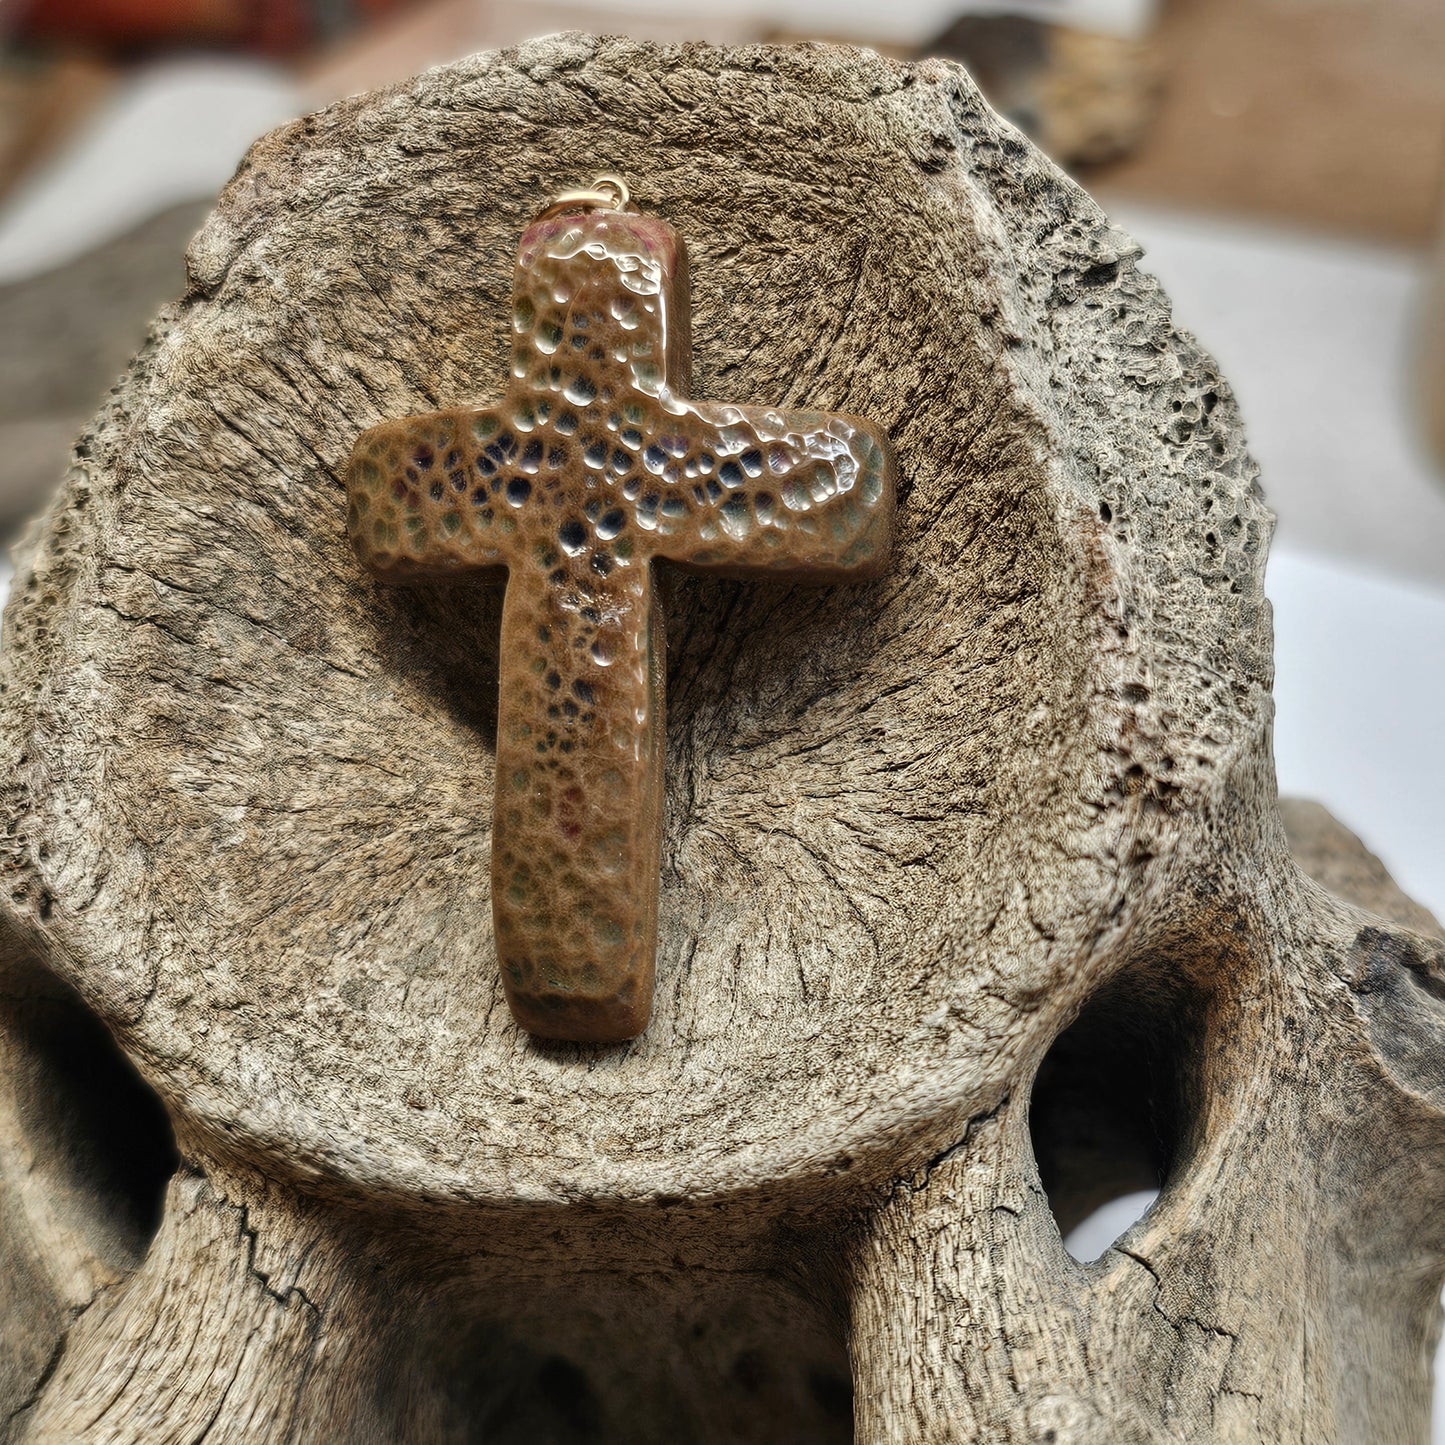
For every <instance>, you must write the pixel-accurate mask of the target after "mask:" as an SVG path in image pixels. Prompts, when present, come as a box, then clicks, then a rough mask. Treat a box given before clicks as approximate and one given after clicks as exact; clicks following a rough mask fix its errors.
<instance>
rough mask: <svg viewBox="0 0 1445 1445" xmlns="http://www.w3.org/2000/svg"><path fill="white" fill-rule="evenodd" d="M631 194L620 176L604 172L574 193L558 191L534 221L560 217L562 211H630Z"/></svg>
mask: <svg viewBox="0 0 1445 1445" xmlns="http://www.w3.org/2000/svg"><path fill="white" fill-rule="evenodd" d="M631 202H632V192H631V191H630V190H629V189H628V186H627V182H626V181H624V180H623V179H622V177H621V176H615V175H613V174H611V172H606V173H604V174H602V175H600V176H598V177H597V179H596V180H595V181H593V182H592V184H591V185H590V186H584V187H582V188H580V189H578V190H575V191H559V192H558V193H557V195H555V196H554V197H553V198H552V199H551V200H550V201H549V202H548V203H547V204H546V205H545V206H543V208H542V209H541V210H540V211H538V212H537V216H536V219H537V220H539V221H545V220H546V219H547V217H548V216H560V215H561V214H562V213H563V212H564V211H627V210H631V209H632V204H631Z"/></svg>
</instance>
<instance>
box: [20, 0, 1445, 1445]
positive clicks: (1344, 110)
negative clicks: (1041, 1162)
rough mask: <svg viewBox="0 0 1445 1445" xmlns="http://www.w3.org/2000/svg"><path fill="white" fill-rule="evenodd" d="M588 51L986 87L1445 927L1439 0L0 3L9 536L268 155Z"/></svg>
mask: <svg viewBox="0 0 1445 1445" xmlns="http://www.w3.org/2000/svg"><path fill="white" fill-rule="evenodd" d="M561 29H578V30H588V31H593V32H598V33H622V34H630V35H633V36H637V37H641V38H654V39H660V40H682V39H702V40H712V41H718V42H724V43H741V42H748V41H755V40H769V39H777V40H787V39H799V38H814V39H825V40H847V41H852V42H861V43H864V44H868V45H872V46H874V47H876V48H877V49H879V50H882V51H884V52H886V53H889V54H892V55H896V56H900V57H918V56H928V55H940V56H948V57H952V58H956V59H959V60H961V61H963V62H964V63H965V64H966V65H967V66H968V67H969V69H970V70H971V71H972V72H973V74H974V76H975V78H976V79H977V80H978V81H979V83H980V85H981V86H982V88H983V90H984V92H985V93H986V94H987V96H988V97H989V98H990V100H991V101H992V102H993V104H994V106H995V107H996V108H997V109H998V110H999V111H1001V112H1002V113H1003V114H1004V115H1006V116H1007V117H1008V118H1009V119H1010V120H1012V121H1013V122H1014V123H1015V124H1017V125H1018V126H1020V127H1021V128H1022V129H1024V130H1025V131H1027V132H1028V133H1029V134H1030V135H1031V136H1032V137H1034V139H1035V140H1037V141H1038V143H1039V144H1040V145H1041V146H1042V147H1043V148H1044V149H1045V150H1046V151H1047V152H1048V153H1049V154H1050V155H1051V156H1052V157H1053V158H1054V159H1055V160H1056V161H1057V162H1058V163H1059V164H1060V165H1061V166H1063V167H1065V168H1066V169H1067V170H1068V171H1070V172H1071V173H1072V174H1073V175H1074V176H1076V177H1077V178H1078V179H1079V180H1080V181H1081V182H1082V183H1083V184H1084V185H1085V186H1086V187H1087V188H1088V189H1089V190H1090V191H1092V192H1093V193H1094V194H1095V195H1096V196H1097V197H1098V198H1099V199H1100V200H1101V201H1102V202H1103V203H1104V205H1105V206H1106V208H1107V209H1108V210H1109V211H1110V212H1111V213H1112V214H1113V215H1114V217H1115V219H1116V220H1118V221H1119V222H1120V223H1121V224H1122V225H1124V226H1125V227H1126V229H1128V230H1130V231H1131V232H1132V233H1133V234H1134V235H1135V236H1136V237H1137V238H1138V239H1139V240H1140V241H1141V242H1142V243H1143V245H1144V247H1145V250H1146V256H1145V260H1144V265H1145V266H1146V267H1148V268H1149V269H1151V270H1153V271H1154V272H1155V273H1156V274H1157V275H1158V276H1159V277H1160V278H1161V279H1162V280H1163V282H1164V283H1165V285H1166V287H1167V288H1168V290H1169V292H1170V293H1171V295H1172V296H1173V298H1174V301H1175V313H1176V316H1177V317H1178V319H1179V321H1180V323H1181V324H1182V325H1183V326H1185V327H1187V328H1188V329H1190V330H1192V331H1194V332H1195V333H1196V334H1197V335H1198V336H1199V337H1200V338H1201V339H1202V341H1203V342H1204V344H1205V345H1206V346H1207V347H1208V348H1209V349H1210V350H1212V351H1213V352H1214V353H1215V355H1216V356H1217V357H1218V358H1219V360H1220V362H1221V365H1222V366H1223V369H1224V371H1225V373H1226V374H1227V375H1228V376H1229V378H1230V379H1231V381H1232V382H1233V384H1234V386H1235V389H1236V390H1237V392H1238V394H1239V396H1240V399H1241V402H1242V405H1243V408H1244V414H1245V417H1246V420H1247V422H1248V426H1249V430H1250V436H1251V440H1252V445H1253V449H1254V451H1255V454H1256V455H1257V457H1258V458H1259V461H1260V463H1261V466H1262V468H1263V476H1264V485H1265V489H1266V492H1267V494H1268V496H1269V498H1270V501H1271V502H1272V504H1273V505H1274V507H1275V509H1276V511H1277V512H1278V514H1279V531H1278V535H1277V539H1276V544H1275V549H1274V552H1273V554H1272V560H1271V564H1270V573H1269V591H1270V595H1271V597H1272V599H1273V601H1274V604H1275V618H1276V634H1277V668H1278V680H1277V688H1276V697H1277V703H1278V716H1277V727H1276V754H1277V761H1278V766H1279V773H1280V782H1281V787H1282V788H1283V789H1284V790H1285V791H1288V792H1293V793H1297V794H1303V795H1306V796H1310V797H1314V798H1317V799H1319V800H1320V801H1322V802H1324V803H1325V804H1326V805H1327V806H1329V807H1330V808H1331V810H1332V811H1334V812H1335V814H1336V815H1337V816H1338V817H1340V818H1341V819H1342V820H1343V821H1344V822H1345V823H1346V824H1347V825H1348V826H1350V827H1351V828H1353V829H1354V830H1355V831H1356V832H1358V833H1359V834H1360V835H1361V836H1362V837H1363V838H1364V839H1365V841H1366V843H1367V844H1368V845H1369V846H1370V847H1371V848H1373V849H1374V850H1375V851H1376V852H1377V853H1379V854H1380V855H1381V857H1382V858H1383V859H1384V860H1385V862H1386V863H1387V864H1388V866H1389V867H1390V869H1391V871H1392V872H1393V873H1394V874H1395V876H1396V878H1397V879H1398V880H1399V881H1400V882H1401V883H1402V884H1403V885H1404V886H1405V887H1406V889H1408V890H1409V891H1410V892H1412V893H1413V894H1414V895H1415V896H1416V897H1417V898H1418V899H1419V900H1420V901H1421V902H1423V903H1425V904H1426V905H1427V906H1428V907H1430V908H1432V909H1433V910H1434V911H1435V913H1436V914H1437V915H1438V916H1442V917H1445V846H1442V835H1445V725H1442V719H1445V665H1442V662H1445V196H1442V182H1445V0H990V3H983V0H974V3H971V0H888V3H886V4H881V3H877V0H710V3H708V4H706V5H703V6H699V5H696V4H686V3H684V0H534V3H529V0H0V549H5V548H8V546H9V544H10V542H11V541H12V540H13V538H14V536H15V535H16V533H17V532H18V530H19V528H20V527H21V525H22V523H23V521H24V519H25V518H27V517H28V516H30V515H32V514H33V513H34V512H35V511H36V509H37V508H38V506H39V505H40V504H41V503H42V501H43V499H44V497H45V495H46V494H47V493H48V491H49V490H50V489H51V488H52V487H53V486H54V484H55V483H56V481H57V480H58V478H59V477H60V475H61V473H62V471H63V469H64V467H65V464H66V458H67V456H68V453H69V449H70V445H71V442H72V440H73V439H74V437H75V435H76V433H77V432H78V431H79V429H80V427H81V426H82V424H83V423H84V422H85V420H86V419H87V418H88V417H89V416H90V414H91V413H92V412H94V411H95V410H96V408H97V405H98V404H99V402H100V400H101V398H102V397H103V395H104V393H105V391H106V389H107V388H108V387H109V386H110V385H111V384H112V382H113V381H114V379H115V378H116V377H117V376H118V374H119V373H120V372H121V371H122V370H123V369H124V367H125V364H126V362H127V360H128V358H129V357H130V355H131V354H132V353H133V352H134V351H135V350H136V348H137V347H138V346H139V344H140V342H141V340H142V338H143V336H144V334H145V328H146V323H147V321H148V319H149V317H150V316H151V315H152V314H153V313H154V312H155V310H156V309H157V308H158V307H159V306H160V305H161V304H162V303H163V302H165V301H167V300H170V299H172V298H174V297H176V296H177V295H179V293H180V291H181V289H182V279H183V270H182V255H183V252H184V249H185V246H186V243H187V241H188V239H189V238H190V236H191V234H192V233H193V232H194V230H195V229H196V227H197V226H198V224H199V222H200V220H201V218H202V217H203V216H204V214H205V212H206V210H207V208H208V206H209V204H210V200H211V198H212V197H214V195H215V193H216V192H217V190H219V188H220V187H221V185H222V184H223V183H224V182H225V180H226V178H227V177H228V176H229V174H230V172H231V170H232V169H233V167H234V166H235V164H236V162H237V161H238V160H239V158H240V156H241V154H242V152H243V151H244V149H245V148H246V146H247V144H248V143H249V142H250V141H251V140H252V139H253V138H254V137H255V136H256V135H258V134H259V133H261V132H262V131H264V130H266V129H269V128H270V127H271V126H273V125H276V124H279V123H281V122H283V121H286V120H289V119H292V118H293V117H295V116H296V115H299V114H301V113H302V112H304V111H307V110H310V109H314V108H316V107H317V106H321V105H325V104H327V103H328V102H330V101H332V100H335V99H338V98H340V97H342V96H345V95H348V94H352V93H354V92H356V91H359V90H364V89H369V88H372V87H374V86H378V85H384V84H387V83H389V82H392V81H398V80H403V79H405V78H406V77H407V76H409V75H411V74H413V73H414V72H416V71H418V70H421V69H423V68H425V67H426V66H428V65H431V64H434V63H437V62H441V61H445V60H449V59H452V58H454V57H456V56H458V55H461V54H465V53H466V52H468V51H472V50H478V49H484V48H491V47H496V46H502V45H508V44H512V43H514V42H515V41H518V40H521V39H524V38H526V37H528V36H531V35H536V34H543V33H547V32H550V31H555V30H561ZM562 179H576V180H582V179H585V178H583V177H576V178H561V177H559V181H560V180H562ZM7 577H8V569H7V568H6V567H5V566H3V565H0V589H3V587H4V585H5V581H6V579H7ZM1147 1203H1148V1196H1132V1197H1130V1198H1129V1199H1125V1200H1120V1201H1116V1203H1115V1204H1114V1205H1111V1206H1107V1207H1106V1208H1105V1210H1103V1211H1101V1213H1100V1214H1099V1215H1098V1216H1096V1217H1095V1219H1094V1220H1092V1221H1090V1222H1089V1223H1088V1224H1086V1225H1084V1226H1082V1227H1081V1229H1080V1230H1079V1231H1077V1232H1076V1233H1075V1235H1074V1236H1072V1237H1071V1240H1070V1246H1071V1248H1072V1249H1073V1250H1074V1252H1075V1253H1076V1254H1078V1255H1079V1257H1081V1258H1090V1257H1093V1256H1094V1255H1096V1254H1098V1253H1099V1252H1101V1251H1102V1250H1103V1249H1104V1248H1105V1247H1107V1245H1108V1244H1109V1242H1110V1241H1111V1240H1112V1239H1113V1238H1114V1237H1115V1236H1116V1235H1117V1234H1118V1233H1119V1231H1120V1230H1121V1229H1122V1228H1123V1227H1124V1226H1125V1225H1127V1224H1128V1223H1129V1222H1130V1220H1131V1219H1132V1218H1134V1217H1136V1216H1137V1214H1138V1213H1139V1212H1140V1210H1142V1209H1143V1208H1144V1207H1145V1206H1146V1205H1147ZM1436 1439H1437V1441H1438V1442H1441V1445H1445V1411H1442V1410H1440V1409H1437V1423H1436Z"/></svg>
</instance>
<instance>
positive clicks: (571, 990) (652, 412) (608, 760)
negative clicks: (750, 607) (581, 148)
mask: <svg viewBox="0 0 1445 1445" xmlns="http://www.w3.org/2000/svg"><path fill="white" fill-rule="evenodd" d="M513 338H514V340H513V352H512V366H511V372H512V374H511V378H510V382H509V385H508V388H507V391H506V395H505V399H504V400H503V402H502V403H501V405H500V406H497V407H494V408H487V409H473V408H456V409H453V410H449V411H442V412H436V413H433V414H431V415H429V416H421V417H412V418H408V419H406V420H403V421H398V422H390V423H384V424H382V425H381V426H377V427H374V428H372V429H371V430H370V431H368V432H366V433H365V434H364V435H363V436H362V437H361V438H360V440H359V441H358V443H357V445H356V449H355V452H354V454H353V458H352V462H351V466H350V469H349V472H348V490H349V493H350V511H349V530H350V535H351V538H352V542H353V545H354V546H355V548H356V551H357V553H358V555H359V556H360V558H361V559H362V561H363V562H364V563H365V564H366V565H367V566H368V567H369V568H370V569H371V570H372V571H373V572H374V573H375V574H376V575H377V576H378V577H380V578H382V579H384V580H386V581H393V582H406V581H409V580H416V579H424V578H427V577H438V576H448V575H457V574H464V573H480V574H485V573H487V572H490V571H496V570H497V569H505V573H506V579H507V580H506V596H505V601H504V603H503V612H502V651H501V659H502V661H501V667H502V678H501V685H500V691H499V713H498V724H497V765H496V796H495V799H494V807H493V834H492V903H493V921H494V928H495V934H496V941H497V953H498V958H499V961H500V964H501V969H502V977H503V981H504V984H505V987H506V990H507V994H508V998H509V1000H510V1002H511V1005H512V1010H513V1013H514V1015H515V1017H516V1018H517V1020H518V1022H519V1023H520V1024H521V1025H522V1026H523V1027H525V1028H527V1029H529V1030H530V1031H531V1032H533V1033H536V1034H538V1035H541V1036H543V1037H548V1038H559V1039H577V1040H588V1041H595V1042H608V1041H620V1040H623V1039H627V1038H632V1037H634V1036H635V1035H636V1034H638V1033H640V1032H641V1031H642V1030H643V1029H644V1028H645V1027H646V1024H647V1019H648V1015H649V1011H650V1008H651V999H652V980H653V969H654V960H655V955H656V949H657V896H658V876H659V866H660V862H659V860H660V850H661V837H662V809H663V786H662V757H663V735H664V698H663V677H664V667H663V661H664V645H663V636H662V623H661V613H660V610H659V608H658V606H657V604H656V599H655V594H654V582H653V576H652V563H653V562H654V561H657V560H664V561H670V562H673V563H676V564H678V565H680V566H682V567H685V568H688V569H691V570H697V571H715V572H721V573H725V574H730V575H739V576H742V575H748V576H752V575H759V576H765V575H772V576H778V577H785V578H791V579H795V580H812V581H845V580H853V579H861V578H864V577H868V576H871V575H874V574H876V573H877V571H878V570H879V569H880V568H881V567H882V565H883V563H884V561H885V559H886V556H887V552H888V547H889V542H890V536H891V527H892V508H893V488H894V481H893V463H892V459H891V454H890V452H889V448H888V444H887V442H886V440H885V438H884V437H883V435H882V434H881V432H879V431H878V430H877V429H876V428H874V427H872V426H870V425H869V424H868V423H866V422H863V421H860V420H859V419H857V418H855V417H848V416H838V415H828V414H824V413H816V412H787V411H780V410H777V409H772V408H767V407H756V406H734V405H728V404H722V403H715V402H695V401H691V400H687V399H686V391H687V383H688V364H689V341H688V301H687V263H686V254H685V252H684V250H683V246H682V242H681V239H680V237H678V235H677V233H676V232H675V231H673V230H672V228H671V227H670V226H668V225H666V223H664V222H662V221H660V220H658V219H656V218H653V217H646V216H639V215H635V214H632V213H627V212H615V211H598V212H592V213H590V214H586V215H581V216H577V215H572V216H563V217H557V218H554V219H548V220H543V221H539V222H536V223H534V224H533V225H532V226H531V227H529V228H528V230H527V231H526V232H525V234H524V235H523V238H522V243H521V247H520V250H519V254H518V260H517V270H516V283H515V292H514V298H513Z"/></svg>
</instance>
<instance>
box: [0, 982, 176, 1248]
mask: <svg viewBox="0 0 1445 1445" xmlns="http://www.w3.org/2000/svg"><path fill="white" fill-rule="evenodd" d="M0 975H3V977H4V981H5V987H6V991H7V992H9V991H10V990H11V989H13V990H14V992H13V993H11V996H10V998H9V999H8V1000H7V1002H6V1011H5V1016H4V1017H3V1019H0V1039H3V1043H4V1046H5V1047H4V1053H5V1055H6V1077H7V1083H8V1085H9V1087H10V1088H11V1089H12V1090H13V1096H14V1100H15V1107H16V1114H17V1117H18V1121H19V1125H20V1131H21V1134H22V1137H23V1144H24V1148H25V1152H26V1155H27V1156H28V1168H27V1180H26V1187H28V1188H35V1189H36V1190H37V1191H40V1192H42V1193H43V1196H44V1199H45V1203H46V1207H47V1210H48V1211H49V1212H50V1213H51V1214H52V1216H53V1217H54V1218H56V1219H57V1220H60V1221H63V1222H64V1224H65V1225H66V1226H67V1227H68V1228H69V1229H70V1230H71V1231H73V1232H74V1234H75V1235H78V1236H79V1237H81V1238H83V1239H84V1240H85V1242H86V1246H87V1247H88V1248H89V1249H90V1250H92V1251H93V1252H94V1254H95V1256H96V1257H97V1258H99V1259H101V1260H103V1261H104V1262H105V1263H106V1264H108V1265H110V1266H112V1267H114V1268H118V1269H131V1268H134V1267H135V1266H136V1265H137V1264H138V1263H139V1262H140V1260H141V1259H142V1257H143V1256H144V1255H145V1252H146V1249H147V1248H148V1246H149V1245H150V1242H151V1239H152V1238H153V1237H154V1235H155V1231H156V1229H157V1227H158V1226H159V1224H160V1218H161V1209H162V1206H163V1204H164V1202H165V1192H166V1185H167V1183H168V1182H169V1180H170V1178H171V1175H172V1174H174V1172H175V1169H176V1165H177V1154H176V1144H175V1136H174V1134H173V1133H172V1130H171V1124H170V1119H169V1117H168V1116H167V1114H166V1111H165V1106H164V1105H163V1104H162V1103H161V1101H160V1099H159V1098H158V1097H157V1095H156V1094H155V1093H154V1091H153V1090H152V1089H151V1088H150V1087H149V1086H148V1085H147V1084H146V1083H145V1082H144V1081H143V1080H142V1079H141V1077H140V1075H139V1074H137V1073H136V1071H135V1068H134V1067H133V1065H132V1064H131V1062H130V1060H129V1059H127V1058H126V1056H125V1055H124V1054H123V1053H122V1052H121V1051H120V1049H119V1047H118V1046H117V1045H116V1042H115V1040H114V1039H113V1038H112V1037H111V1035H110V1033H109V1032H108V1031H107V1029H106V1028H105V1026H104V1025H103V1024H102V1023H101V1022H100V1020H99V1019H97V1018H96V1016H95V1015H94V1014H93V1013H92V1012H91V1011H90V1010H89V1009H88V1008H87V1007H86V1005H85V1004H84V1003H83V1002H82V1001H81V999H80V997H79V996H78V995H77V994H75V993H74V992H73V991H72V990H70V989H68V988H67V987H66V986H65V985H63V984H62V983H60V982H59V981H58V980H56V979H54V978H53V977H52V976H50V975H49V974H48V973H46V972H44V971H43V970H42V969H41V968H40V967H39V966H38V965H32V964H30V963H29V961H28V960H27V961H26V962H25V963H22V964H20V965H18V966H16V967H14V968H13V969H5V968H0Z"/></svg>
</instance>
